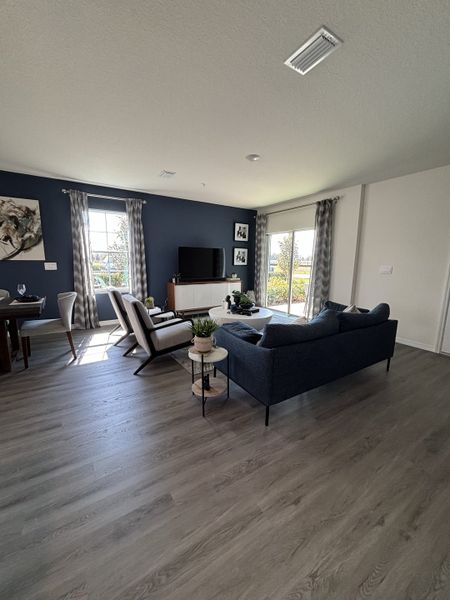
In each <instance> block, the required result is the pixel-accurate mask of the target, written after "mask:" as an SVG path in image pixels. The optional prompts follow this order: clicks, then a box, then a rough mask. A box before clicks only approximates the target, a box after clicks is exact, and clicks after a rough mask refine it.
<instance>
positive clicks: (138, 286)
mask: <svg viewBox="0 0 450 600" xmlns="http://www.w3.org/2000/svg"><path fill="white" fill-rule="evenodd" d="M143 204H144V202H143V200H135V199H133V198H128V199H127V201H126V208H127V217H128V230H129V243H130V288H131V293H132V294H133V296H134V297H135V298H137V299H138V300H143V299H144V298H146V296H147V264H146V260H145V241H144V227H143V225H142V206H143Z"/></svg>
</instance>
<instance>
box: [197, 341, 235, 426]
mask: <svg viewBox="0 0 450 600" xmlns="http://www.w3.org/2000/svg"><path fill="white" fill-rule="evenodd" d="M188 356H189V358H190V359H191V366H192V393H193V394H194V395H195V396H198V397H201V399H202V416H203V417H204V416H205V404H206V399H207V398H215V397H216V396H220V395H221V394H223V393H224V392H225V390H226V392H227V399H228V398H229V397H230V357H229V355H228V350H226V349H225V348H221V347H219V346H217V347H216V348H213V349H212V350H211V351H210V352H199V351H198V350H196V349H195V348H190V349H189V352H188ZM225 358H226V359H227V381H226V383H225V382H224V381H222V380H221V379H218V378H217V377H216V375H217V371H216V365H215V364H214V363H216V362H220V361H221V360H225ZM194 362H197V363H200V364H201V365H202V371H201V378H200V379H197V380H196V379H195V374H194ZM207 364H212V365H213V366H214V377H210V375H209V373H207V374H206V375H205V365H207Z"/></svg>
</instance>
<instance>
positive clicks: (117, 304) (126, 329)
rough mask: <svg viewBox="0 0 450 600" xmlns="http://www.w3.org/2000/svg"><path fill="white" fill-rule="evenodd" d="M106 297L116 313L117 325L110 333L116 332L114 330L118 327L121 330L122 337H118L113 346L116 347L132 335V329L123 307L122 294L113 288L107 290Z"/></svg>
mask: <svg viewBox="0 0 450 600" xmlns="http://www.w3.org/2000/svg"><path fill="white" fill-rule="evenodd" d="M108 296H109V299H110V300H111V304H112V307H113V309H114V312H115V313H116V316H117V320H118V321H119V324H118V325H117V327H115V328H114V329H113V330H112V331H111V333H113V332H114V331H116V329H118V328H119V327H121V328H122V330H123V335H122V337H120V338H119V339H118V340H117V342H115V343H114V346H118V345H119V344H120V342H123V340H124V339H125V338H127V337H128V336H129V335H131V334H132V333H133V328H132V327H131V323H130V320H129V319H128V315H127V311H126V310H125V305H124V303H123V298H122V294H121V293H120V292H119V290H116V289H115V288H110V289H109V290H108Z"/></svg>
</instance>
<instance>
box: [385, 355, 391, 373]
mask: <svg viewBox="0 0 450 600" xmlns="http://www.w3.org/2000/svg"><path fill="white" fill-rule="evenodd" d="M390 368H391V359H390V358H388V359H387V365H386V371H389V369H390Z"/></svg>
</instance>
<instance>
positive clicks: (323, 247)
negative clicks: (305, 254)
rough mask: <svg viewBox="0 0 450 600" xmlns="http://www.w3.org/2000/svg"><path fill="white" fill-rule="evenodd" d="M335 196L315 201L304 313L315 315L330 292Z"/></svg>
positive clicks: (308, 315)
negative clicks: (311, 259)
mask: <svg viewBox="0 0 450 600" xmlns="http://www.w3.org/2000/svg"><path fill="white" fill-rule="evenodd" d="M336 200H337V198H329V199H327V200H321V201H320V202H317V204H316V206H317V208H316V220H315V235H314V254H313V264H312V269H311V279H310V284H309V292H308V298H307V301H306V309H305V313H306V316H307V317H309V318H310V317H312V316H314V315H317V314H318V313H319V312H320V311H321V309H322V307H323V304H324V302H325V301H326V300H328V294H329V292H330V279H331V246H332V242H333V212H334V205H335V204H336Z"/></svg>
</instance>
